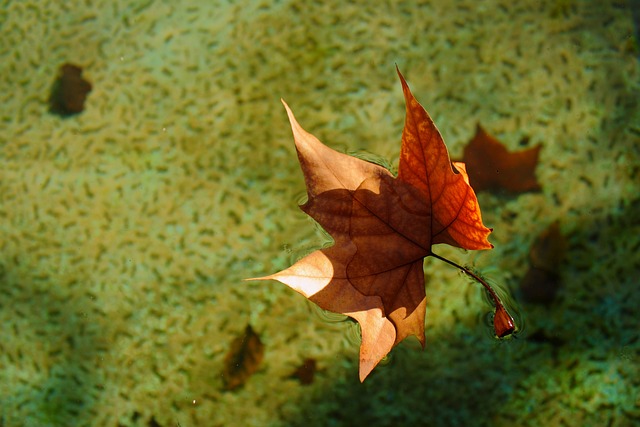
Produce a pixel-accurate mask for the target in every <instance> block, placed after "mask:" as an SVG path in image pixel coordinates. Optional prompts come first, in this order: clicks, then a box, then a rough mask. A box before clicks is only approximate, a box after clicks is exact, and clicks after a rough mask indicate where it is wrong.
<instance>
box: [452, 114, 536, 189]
mask: <svg viewBox="0 0 640 427" xmlns="http://www.w3.org/2000/svg"><path fill="white" fill-rule="evenodd" d="M540 148H541V145H540V144H538V145H536V146H535V147H531V148H528V149H526V150H522V151H517V152H509V151H507V149H506V148H505V146H504V145H502V143H501V142H500V141H498V140H497V139H496V138H495V137H493V136H491V135H490V134H489V133H488V132H487V131H485V130H484V129H483V128H482V126H480V125H479V124H478V126H477V128H476V134H475V136H474V137H473V139H472V140H471V141H469V143H468V144H467V146H466V147H464V157H463V159H462V161H463V162H464V163H465V164H466V165H467V166H468V167H469V180H470V182H471V186H472V187H473V189H474V190H475V191H478V192H479V191H484V190H500V189H503V190H506V191H508V192H511V193H521V192H525V191H537V190H540V184H538V181H537V180H536V174H535V169H536V165H537V164H538V157H539V155H540Z"/></svg>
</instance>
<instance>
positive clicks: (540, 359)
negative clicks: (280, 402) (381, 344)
mask: <svg viewBox="0 0 640 427" xmlns="http://www.w3.org/2000/svg"><path fill="white" fill-rule="evenodd" d="M639 227H640V199H639V200H635V201H632V202H630V203H628V205H627V207H626V208H625V209H623V210H617V211H616V210H613V213H611V212H609V213H602V214H601V215H599V216H593V217H592V218H591V220H590V221H585V222H584V223H582V224H579V225H578V226H577V228H576V229H574V231H573V232H572V233H571V234H570V236H569V238H570V241H571V243H570V248H569V254H568V257H567V258H568V259H570V261H568V262H567V263H566V266H565V270H564V271H563V273H562V274H563V280H564V282H565V284H564V287H563V288H562V290H561V292H560V294H559V297H558V298H557V300H556V301H555V302H553V303H552V304H550V305H548V306H534V305H524V306H523V307H522V310H523V311H524V312H525V315H526V321H527V331H526V333H524V334H522V335H521V336H520V337H519V338H518V339H515V340H512V341H511V342H506V343H500V344H498V343H496V342H495V341H493V340H490V339H487V337H486V335H484V334H482V333H479V332H478V331H479V330H480V327H477V328H465V327H462V328H456V329H455V330H453V331H451V332H449V331H445V330H438V331H430V332H429V333H428V334H427V346H426V349H425V351H420V350H419V349H418V348H417V346H415V345H413V346H412V345H400V346H398V347H396V348H395V349H394V351H393V352H392V354H391V361H390V363H388V364H387V365H385V366H381V367H379V368H378V369H377V370H376V371H374V372H373V374H372V375H371V377H370V378H369V379H367V381H365V382H364V384H360V383H359V382H358V381H357V378H356V376H355V374H353V372H350V371H349V370H347V373H346V374H345V375H346V379H345V381H339V382H336V383H335V384H334V385H333V386H331V387H329V388H328V389H326V390H324V392H322V393H321V394H320V396H321V397H319V398H318V399H316V400H315V401H314V402H313V403H312V404H311V405H310V406H308V407H305V408H302V410H301V415H300V416H299V417H298V418H295V419H290V420H287V421H288V422H289V425H306V426H314V425H318V426H350V425H375V426H396V425H408V426H412V425H421V426H467V425H474V426H485V425H487V426H489V425H490V426H496V425H519V423H520V422H524V421H525V418H526V419H529V418H527V417H532V416H536V417H545V416H555V417H556V420H558V419H560V420H562V422H564V423H565V425H606V422H608V421H609V420H611V419H613V418H614V417H622V419H623V420H625V418H624V417H625V416H627V415H625V412H620V411H621V409H620V406H622V405H616V404H613V405H612V404H610V403H607V402H600V403H598V401H597V399H598V396H597V395H598V390H599V388H600V387H604V386H606V384H598V383H597V381H599V380H600V379H601V377H599V376H598V375H593V377H592V379H591V380H590V381H591V382H593V381H596V383H595V384H587V383H586V380H584V378H585V377H587V376H589V375H591V374H590V371H589V370H590V369H593V367H594V366H601V365H602V366H603V368H602V369H603V370H607V369H608V370H609V371H610V370H611V369H614V370H615V369H618V372H621V374H620V378H619V381H622V384H620V385H619V387H620V388H621V389H625V390H627V392H626V395H634V394H636V392H637V391H638V390H637V389H638V386H637V378H638V377H639V375H640V372H638V368H634V366H636V365H637V361H638V359H639V358H640V340H639V339H638V336H640V325H639V324H638V322H637V316H636V315H635V314H634V313H635V308H636V307H637V306H638V305H639V304H640V293H639V292H638V291H637V287H634V286H633V283H634V282H633V280H634V279H633V278H634V277H635V275H636V274H637V271H639V270H640V258H639V257H638V256H637V255H636V254H637V253H638V250H639V249H640V248H639V247H638V245H639V243H638V239H637V238H636V237H634V236H635V235H638V234H637V233H633V231H634V230H635V231H640V228H639ZM630 231H631V233H630ZM602 248H604V250H605V251H608V252H609V253H608V256H606V257H604V258H602V257H601V256H600V257H598V256H599V254H600V255H602V252H601V251H602V250H603V249H602ZM621 258H622V259H621ZM585 283H586V284H587V285H586V286H585ZM593 361H595V362H593ZM603 361H604V362H605V363H603ZM619 366H622V368H619ZM625 372H626V374H627V375H626V376H625V375H623V374H622V373H625ZM634 372H635V374H634ZM595 374H598V373H595ZM602 378H606V376H604V377H602ZM634 381H635V382H634ZM550 384H551V385H550ZM554 384H555V385H554ZM634 384H635V385H634ZM537 386H542V387H541V388H536V387H537ZM554 386H555V387H560V390H554V389H553V387H554ZM634 390H635V391H634ZM558 393H560V394H558ZM584 393H593V395H591V396H589V395H587V396H586V398H591V402H589V401H587V400H589V399H586V400H585V395H584ZM629 393H630V394H629ZM624 395H625V394H622V395H620V396H618V398H619V399H623V398H624ZM576 399H577V400H576ZM593 402H595V403H593ZM570 405H574V407H571V406H570ZM588 405H593V406H588ZM523 408H529V409H528V410H526V411H525V410H524V409H523ZM591 408H594V409H591ZM539 421H540V420H538V422H539ZM543 421H544V420H543ZM618 421H619V420H618ZM534 422H535V421H534ZM562 422H561V423H562ZM624 422H631V419H629V418H626V421H623V424H624ZM585 423H586V424H585ZM590 423H591V424H590Z"/></svg>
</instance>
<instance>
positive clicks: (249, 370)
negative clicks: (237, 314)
mask: <svg viewBox="0 0 640 427" xmlns="http://www.w3.org/2000/svg"><path fill="white" fill-rule="evenodd" d="M263 357H264V345H263V344H262V342H261V341H260V337H259V336H258V334H256V333H255V332H254V331H253V328H252V327H251V325H247V328H246V329H245V331H244V333H243V334H242V335H240V336H239V337H237V338H236V339H235V340H234V341H233V343H232V344H231V348H230V349H229V352H228V353H227V355H226V357H225V358H224V370H223V377H222V378H223V381H224V387H225V389H226V390H233V389H236V388H238V387H240V386H241V385H243V384H244V383H245V382H246V381H247V379H249V377H250V376H251V375H253V374H254V373H255V372H256V371H257V370H258V368H259V367H260V363H262V359H263Z"/></svg>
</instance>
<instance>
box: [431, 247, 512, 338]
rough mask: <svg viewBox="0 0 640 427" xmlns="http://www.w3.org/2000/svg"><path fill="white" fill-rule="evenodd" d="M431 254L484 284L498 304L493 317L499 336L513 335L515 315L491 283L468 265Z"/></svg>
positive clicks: (495, 329)
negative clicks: (509, 310) (501, 299)
mask: <svg viewBox="0 0 640 427" xmlns="http://www.w3.org/2000/svg"><path fill="white" fill-rule="evenodd" d="M431 256H433V257H434V258H437V259H439V260H440V261H444V262H446V263H447V264H449V265H451V266H453V267H455V268H457V269H458V270H460V271H462V272H463V273H464V274H466V275H467V276H469V277H471V278H472V279H473V280H475V281H477V282H479V283H480V284H481V285H482V286H484V288H485V289H486V290H487V292H489V295H491V298H493V302H494V304H495V306H496V313H495V315H494V317H493V328H494V331H495V333H496V335H497V336H498V337H499V338H504V337H506V336H508V335H511V334H512V333H513V332H514V331H515V329H516V327H515V322H514V320H513V317H511V315H510V314H509V313H508V312H507V310H506V309H505V308H504V305H503V304H502V301H500V297H499V296H498V294H497V293H496V291H495V290H494V289H493V288H492V287H491V285H489V284H488V283H487V282H486V281H485V280H484V279H482V278H481V277H480V276H478V275H477V274H475V273H474V272H473V271H471V270H470V269H468V268H467V267H463V266H461V265H459V264H456V263H455V262H453V261H450V260H448V259H446V258H444V257H441V256H440V255H438V254H434V253H433V252H431Z"/></svg>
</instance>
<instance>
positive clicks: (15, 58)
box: [0, 0, 640, 427]
mask: <svg viewBox="0 0 640 427" xmlns="http://www.w3.org/2000/svg"><path fill="white" fill-rule="evenodd" d="M632 3H634V2H633V1H629V2H625V1H595V0H593V1H566V0H565V1H551V0H547V1H539V0H526V1H518V2H513V1H510V0H504V1H483V2H478V1H475V0H468V1H462V0H461V1H448V0H433V1H421V2H417V1H416V2H396V1H376V2H370V1H358V2H350V4H345V2H339V1H335V2H330V1H327V2H322V1H316V2H302V1H278V0H272V1H245V2H234V1H222V2H214V1H196V0H191V1H183V2H172V1H153V0H146V1H135V0H131V1H126V0H121V1H102V2H98V1H70V2H61V1H6V0H5V1H2V2H0V5H1V7H0V31H1V34H2V36H1V38H0V319H1V322H2V323H1V327H0V426H2V427H14V426H16V427H18V426H27V427H32V426H33V427H36V426H37V427H43V426H114V427H116V426H148V427H157V426H162V427H170V426H181V427H190V426H206V427H208V426H234V425H245V426H289V425H292V426H295V425H305V426H356V425H370V426H400V425H404V426H418V425H420V426H422V425H424V426H481V425H491V426H527V425H530V426H541V425H543V426H603V425H609V426H631V425H634V424H639V423H640V398H639V397H638V396H640V372H639V369H638V366H639V365H640V364H639V357H640V341H639V339H638V336H639V332H640V326H639V324H640V323H639V321H638V315H637V307H638V306H639V305H640V291H639V289H638V286H639V282H638V272H639V271H640V255H639V254H640V178H639V174H640V157H639V154H640V152H639V150H640V148H639V147H640V101H639V100H640V67H639V63H638V56H639V53H638V50H637V49H638V42H637V40H636V39H635V36H634V34H635V33H634V31H635V30H634V22H633V19H632V10H631V8H632ZM66 62H71V63H74V64H77V65H79V66H81V67H83V70H84V74H83V75H84V77H85V78H86V79H87V80H89V81H90V82H91V83H92V85H93V90H92V92H91V93H90V94H89V96H88V99H87V103H86V108H85V110H84V111H83V112H82V113H81V114H79V115H76V116H72V117H68V118H61V117H59V116H56V115H53V114H51V113H50V112H49V111H48V104H47V102H48V98H49V93H50V91H51V87H52V85H53V82H54V80H55V79H56V76H57V73H58V68H59V66H60V65H62V64H63V63H66ZM395 64H397V65H398V66H399V67H400V69H401V70H402V71H403V73H404V74H405V77H406V78H407V80H408V81H409V84H410V85H411V87H412V89H413V92H414V94H415V95H416V97H417V98H418V99H419V100H420V102H421V103H422V104H423V105H424V106H425V107H426V108H427V110H428V111H429V112H430V113H431V115H432V116H433V118H434V120H435V122H436V124H437V125H438V127H439V129H440V131H441V132H442V134H443V136H444V138H445V141H446V142H447V144H448V146H449V150H450V152H451V154H452V156H453V157H460V156H461V155H462V149H463V147H464V145H465V144H466V143H467V141H468V140H469V139H470V138H471V137H472V135H473V133H474V130H475V126H476V124H477V123H481V124H482V125H483V126H484V127H485V128H486V129H487V130H488V131H489V132H490V133H492V134H494V135H496V136H497V137H498V138H499V139H501V140H502V141H503V142H504V144H505V145H506V146H507V147H508V148H509V149H510V150H518V149H521V148H525V147H524V146H522V145H521V144H520V142H521V141H523V140H527V138H528V141H529V145H534V144H537V143H541V144H542V145H543V148H542V151H541V158H540V164H539V166H538V168H537V171H536V172H537V176H538V180H539V181H540V182H541V184H542V186H543V190H542V191H541V192H537V193H526V194H521V195H504V194H491V193H481V194H480V195H479V200H480V204H481V207H482V210H483V218H484V222H485V223H486V224H487V225H488V226H489V227H493V228H494V232H493V234H492V235H491V241H492V242H493V244H494V245H495V249H494V250H492V251H487V252H482V253H471V252H470V253H465V252H462V251H460V250H457V249H453V248H447V247H439V248H435V251H437V253H439V254H441V255H444V256H447V257H448V258H450V259H452V260H455V261H456V262H458V263H462V264H467V265H473V266H474V268H476V269H478V270H480V271H482V272H484V274H486V275H487V276H488V277H490V278H491V279H492V280H494V281H496V282H497V283H500V284H501V285H502V286H503V287H504V288H505V289H508V290H510V292H511V293H512V294H513V295H514V299H515V301H518V294H519V292H518V286H519V283H520V279H521V278H522V277H523V276H524V274H525V272H526V270H527V268H528V263H529V261H528V250H529V247H530V245H531V243H532V242H533V241H534V239H535V238H536V236H538V235H539V234H540V233H541V232H542V231H543V230H544V229H546V228H547V227H548V226H549V224H551V223H552V222H554V221H556V220H557V221H559V223H560V228H561V230H562V233H563V234H564V235H565V236H566V238H567V241H568V252H567V256H566V258H565V262H564V263H563V267H562V270H561V272H560V273H561V279H562V285H561V287H560V289H559V291H558V296H557V298H556V299H555V300H554V301H552V302H550V303H548V304H545V305H534V304H526V303H524V302H522V301H520V302H518V303H517V304H518V312H519V313H520V316H521V319H522V325H523V330H522V331H521V333H520V334H519V335H518V337H517V339H514V340H511V341H508V342H497V341H496V340H494V339H493V338H492V337H491V329H490V327H488V326H487V325H486V322H485V317H486V314H487V313H489V312H490V311H491V307H490V305H488V303H486V302H485V300H484V298H483V296H482V293H481V290H480V287H479V286H478V285H476V284H470V283H469V282H468V280H467V279H465V278H464V277H461V276H460V275H459V273H458V272H456V271H455V269H452V268H451V267H449V266H447V265H446V264H443V263H439V262H437V260H432V261H429V262H427V263H425V272H426V276H427V295H428V308H427V347H426V349H425V350H424V351H422V350H421V349H420V348H419V345H418V344H417V341H415V340H412V339H410V340H407V342H405V343H403V344H401V345H400V346H398V347H397V348H396V349H394V350H393V352H392V353H391V355H390V357H389V360H388V361H386V362H385V364H383V366H380V367H378V368H377V369H376V370H375V371H374V372H373V374H372V375H371V376H370V377H369V378H368V379H367V380H366V381H365V383H364V384H360V383H359V381H358V374H357V352H358V346H359V342H358V331H357V329H356V328H355V326H354V325H352V324H351V323H349V322H345V321H341V320H340V318H337V319H336V318H335V317H328V316H327V315H325V314H323V313H320V311H319V310H317V309H316V308H315V307H314V306H313V305H311V304H310V303H308V302H307V301H306V300H305V299H304V298H303V297H301V296H300V295H298V294H296V293H295V292H293V291H291V290H290V289H288V288H286V287H285V286H284V285H282V284H280V283H276V282H243V281H242V279H243V278H246V277H252V276H257V275H264V274H268V273H272V272H275V271H277V270H279V269H282V268H285V267H287V266H288V265H289V264H290V263H291V262H293V261H295V260H296V259H298V258H299V257H301V256H303V255H305V254H307V253H309V252H310V251H311V250H313V249H315V248H317V247H319V246H320V245H322V244H323V243H326V237H324V236H323V235H322V234H321V233H320V232H319V230H318V229H317V227H315V226H314V224H313V222H312V221H310V220H309V219H307V218H306V217H305V216H304V214H303V213H302V212H300V211H299V210H298V209H297V208H296V204H298V203H300V202H302V201H303V200H304V195H305V189H304V182H303V179H302V175H301V173H300V171H299V167H298V164H297V158H296V155H295V150H294V147H293V140H292V136H291V132H290V130H289V127H288V123H287V119H286V115H285V112H284V110H283V108H282V105H281V104H280V101H279V99H280V98H281V97H282V98H284V99H285V100H286V101H287V102H288V103H289V105H290V106H291V108H292V109H293V111H294V112H295V113H296V116H297V118H298V120H299V122H300V123H301V124H302V125H303V126H304V127H305V128H306V129H307V130H309V131H311V132H313V133H314V134H316V135H317V136H318V137H319V138H320V139H321V140H322V141H324V142H325V143H327V144H329V145H330V146H332V147H334V148H337V149H340V150H343V151H348V152H362V151H366V152H369V153H375V154H376V155H378V156H381V157H383V158H386V159H388V160H389V161H391V162H394V163H395V162H396V161H397V156H398V150H399V141H400V134H401V131H402V126H403V120H404V105H403V98H402V94H401V90H400V85H399V82H398V80H397V77H396V75H395ZM247 324H250V325H251V326H252V327H253V329H254V330H255V331H256V332H257V333H258V334H259V336H260V338H261V340H262V342H263V343H264V345H265V357H264V360H263V362H262V364H261V366H260V369H259V370H258V372H256V373H255V374H254V375H252V376H251V377H250V378H249V379H248V381H247V382H246V383H245V384H244V386H243V387H241V388H239V389H237V390H234V391H225V390H224V387H223V384H224V383H223V378H222V369H223V360H224V357H225V354H226V353H227V352H228V351H229V348H230V345H231V343H232V342H233V340H234V339H235V338H236V337H237V336H239V335H240V334H242V332H243V331H244V330H245V327H246V326H247ZM306 358H313V359H315V360H316V361H317V364H318V371H317V372H316V375H315V378H314V381H313V383H312V384H310V385H304V384H301V383H300V382H299V381H298V380H297V379H295V378H292V377H291V374H292V373H293V371H295V369H296V368H297V367H298V366H299V365H300V364H301V363H302V362H303V360H305V359H306Z"/></svg>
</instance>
